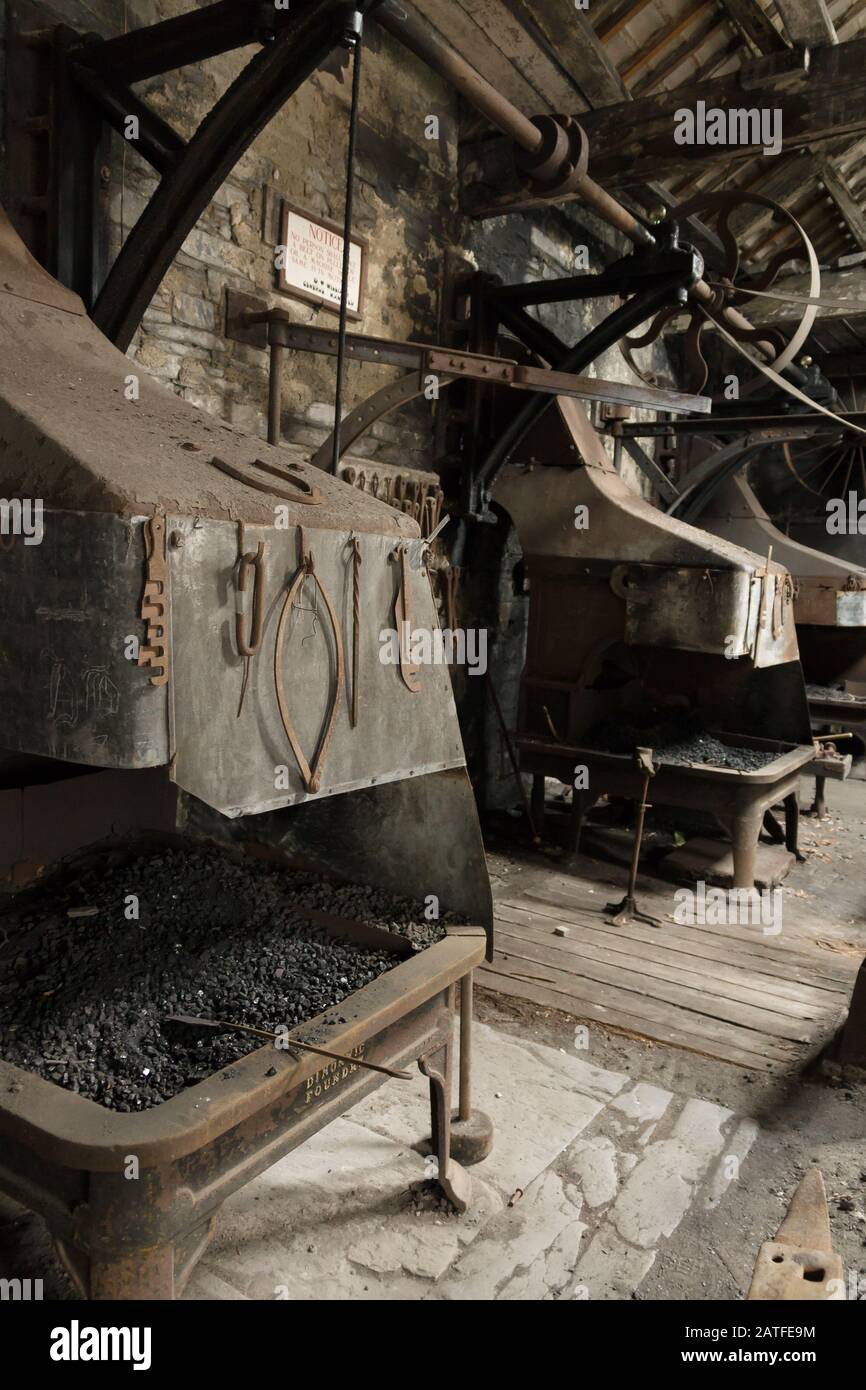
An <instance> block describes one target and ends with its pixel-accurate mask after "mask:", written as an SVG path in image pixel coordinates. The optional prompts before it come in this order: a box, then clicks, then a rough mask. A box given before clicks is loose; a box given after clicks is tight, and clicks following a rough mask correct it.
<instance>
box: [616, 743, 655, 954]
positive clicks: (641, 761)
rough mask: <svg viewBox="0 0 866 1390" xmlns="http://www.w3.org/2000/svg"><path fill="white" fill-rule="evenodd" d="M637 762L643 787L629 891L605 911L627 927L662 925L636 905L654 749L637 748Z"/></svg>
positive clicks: (636, 825)
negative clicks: (635, 924)
mask: <svg viewBox="0 0 866 1390" xmlns="http://www.w3.org/2000/svg"><path fill="white" fill-rule="evenodd" d="M634 752H635V762H636V764H637V769H638V772H642V773H643V786H642V788H641V794H640V801H639V802H638V803H637V822H636V824H635V829H634V845H633V847H632V853H631V869H630V870H629V876H628V891H627V892H626V895H625V897H624V898H623V900H622V902H621V903H607V904H606V906H605V909H604V910H605V912H612V913H613V914H614V916H613V917H609V918H607V919H606V920H607V921H609V922H610V924H611V926H613V927H627V926H628V924H629V923H630V922H644V923H646V925H647V926H650V927H660V926H661V925H662V921H661V918H659V917H651V916H650V915H649V913H646V912H640V911H639V910H638V908H637V907H636V905H635V900H634V893H635V884H636V883H637V869H638V863H639V862H640V847H641V841H642V840H643V823H644V817H645V816H646V813H647V811H648V810H649V809H650V806H649V802H648V801H647V799H646V794H647V792H648V790H649V784H650V778H652V777H654V776H655V772H656V770H655V767H654V765H653V750H652V749H651V748H636V749H635V750H634Z"/></svg>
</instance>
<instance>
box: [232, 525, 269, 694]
mask: <svg viewBox="0 0 866 1390" xmlns="http://www.w3.org/2000/svg"><path fill="white" fill-rule="evenodd" d="M266 549H267V546H266V543H265V542H264V541H259V543H258V546H257V548H256V550H255V553H254V552H253V551H249V552H245V541H244V523H243V522H242V521H239V522H238V562H237V577H236V580H235V584H236V590H237V595H236V608H235V642H236V644H237V649H238V655H239V656H242V657H243V658H244V678H243V681H242V683H241V698H240V703H239V704H238V712H237V718H238V719H240V717H241V711H242V710H243V707H244V699H245V698H246V693H247V685H248V684H249V679H250V662H251V660H252V658H253V657H254V656H255V655H256V653H257V652H258V650H259V648H260V647H261V645H262V628H263V626H264V614H265V586H264V580H263V578H262V561H263V560H264V557H265V550H266ZM250 570H252V573H253V616H252V627H251V631H250V635H249V639H247V623H246V617H245V615H244V607H243V596H244V594H245V593H246V588H247V577H248V575H249V572H250Z"/></svg>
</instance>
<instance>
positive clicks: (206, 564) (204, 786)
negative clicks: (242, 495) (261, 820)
mask: <svg viewBox="0 0 866 1390" xmlns="http://www.w3.org/2000/svg"><path fill="white" fill-rule="evenodd" d="M167 531H168V533H169V537H170V538H172V537H173V538H174V543H172V542H171V539H170V544H169V548H168V554H169V570H170V586H171V606H172V661H171V666H172V682H171V684H172V708H173V730H174V743H175V762H174V772H173V775H174V778H175V780H176V781H177V783H178V785H179V786H181V787H182V788H183V789H184V791H187V792H191V793H192V794H193V796H196V797H198V798H200V799H201V800H202V801H205V802H206V803H207V804H208V805H209V806H213V807H215V808H216V809H217V810H219V811H221V812H222V813H223V814H224V815H227V816H239V815H242V814H244V813H246V814H250V813H259V812H263V811H269V810H276V809H277V808H279V807H282V806H290V805H294V804H296V803H298V802H301V801H305V800H307V799H309V797H310V795H311V793H309V792H308V791H307V790H306V787H305V783H304V779H303V777H302V775H301V772H300V770H299V767H298V763H297V761H296V758H295V756H294V754H293V751H292V749H291V747H290V744H289V741H288V739H287V736H286V733H285V731H284V727H283V724H282V720H281V717H280V710H279V706H278V703H277V696H276V692H275V679H274V656H275V647H276V634H277V627H278V622H279V618H280V612H281V609H282V607H283V604H284V601H285V597H286V593H287V590H288V587H289V586H290V585H291V584H292V581H293V579H294V578H295V576H296V574H297V571H298V554H299V549H298V533H297V528H291V529H288V530H280V529H277V528H275V527H251V526H248V527H247V528H246V539H245V549H246V550H247V551H250V550H255V549H256V547H257V545H258V543H259V542H260V541H262V542H264V544H265V546H266V549H265V553H264V556H263V560H262V572H261V573H262V583H263V586H264V624H263V633H262V645H261V649H260V651H259V653H258V654H257V655H256V656H254V657H253V658H252V659H251V662H250V676H249V686H248V691H247V695H246V698H245V701H244V707H243V711H242V713H241V715H240V717H238V706H239V701H240V695H241V685H242V680H243V672H244V660H243V658H242V657H240V656H239V655H238V653H237V650H236V646H235V612H236V600H237V594H236V588H235V583H234V572H235V568H236V565H237V560H238V534H237V528H236V527H235V526H233V525H231V524H228V523H225V522H220V521H211V520H203V519H198V520H197V521H192V520H190V519H189V518H174V519H169V521H168V524H167ZM304 536H305V545H306V547H307V549H308V550H309V551H310V552H311V553H312V556H313V560H314V564H315V573H316V575H317V577H318V579H319V580H320V582H321V584H322V586H323V588H324V590H325V592H326V593H327V594H328V595H329V597H330V599H331V602H332V603H333V606H334V611H335V615H336V618H337V622H338V625H339V627H340V631H341V636H342V643H343V647H344V649H345V651H346V652H348V651H350V650H351V636H352V624H353V592H352V574H353V570H352V545H351V532H349V531H342V532H340V531H336V532H334V531H328V532H324V531H313V530H309V529H305V531H304ZM178 540H179V541H180V542H181V544H179V545H178V544H177V541H178ZM358 540H359V543H360V546H361V567H360V581H361V592H360V634H361V636H360V664H359V689H360V712H359V721H358V725H357V727H356V728H352V725H351V722H350V718H349V708H350V701H351V663H350V662H349V663H346V667H347V669H346V672H345V687H344V689H343V690H342V692H341V696H340V699H339V704H338V708H337V711H336V716H335V721H334V726H333V737H332V741H331V744H330V746H329V748H328V751H327V756H326V758H325V760H324V763H323V768H322V776H321V789H320V791H319V792H318V793H317V796H318V797H325V796H330V795H333V794H334V793H336V792H348V791H352V790H354V789H356V788H359V787H370V786H373V785H376V784H378V783H382V782H389V781H392V780H394V779H397V778H402V777H410V776H416V777H417V776H422V775H424V774H425V773H429V772H435V771H439V770H442V769H447V768H455V767H462V766H463V763H464V758H463V748H462V744H461V740H460V731H459V728H458V724H457V715H456V711H455V708H454V700H453V696H452V693H451V679H450V675H449V671H448V667H447V666H446V665H444V664H439V665H435V664H430V665H423V666H422V667H421V668H420V670H419V675H418V681H419V684H420V690H419V692H418V693H417V694H413V693H412V692H411V691H410V690H409V689H408V688H407V686H406V685H405V684H404V682H403V681H402V680H401V676H400V669H399V667H398V666H395V665H388V664H383V662H382V661H381V660H380V651H381V650H382V644H381V642H380V633H381V632H382V631H383V630H387V629H394V628H395V627H396V623H395V599H396V596H397V591H398V585H399V580H400V566H399V565H398V564H396V563H394V561H393V559H392V555H393V554H394V551H395V541H394V538H393V537H387V536H378V535H371V534H369V533H368V534H364V535H360V536H359V537H358ZM406 575H407V583H408V584H409V587H410V593H411V615H412V625H413V627H417V628H419V629H426V630H428V631H430V630H434V629H438V620H437V617H436V613H435V608H434V604H433V597H432V593H431V591H430V585H429V581H428V579H427V575H426V572H425V571H424V570H423V569H415V568H413V567H412V566H411V565H407V566H406ZM293 607H294V611H293V612H292V613H291V614H290V615H289V618H288V622H289V628H288V634H287V637H286V640H285V645H284V650H283V654H282V662H281V670H282V673H283V680H284V686H285V691H286V705H287V707H288V710H289V713H290V716H291V720H292V722H293V724H294V728H295V730H296V733H297V739H298V743H299V745H300V748H301V750H302V751H303V753H304V755H305V757H306V759H307V761H308V762H310V763H312V762H313V755H314V751H315V749H316V746H317V743H318V741H319V739H320V737H321V734H322V731H323V728H324V726H325V724H326V722H327V717H328V711H329V707H330V703H331V701H332V700H333V698H334V691H335V677H336V665H337V662H336V656H337V654H336V644H335V640H334V632H333V630H332V627H331V622H330V617H329V615H328V613H327V611H326V604H325V603H324V602H323V600H322V596H321V591H319V590H318V589H317V587H316V585H314V584H313V583H312V582H311V581H310V579H309V578H308V579H307V582H305V583H304V585H303V586H302V587H301V588H300V589H299V590H298V591H297V593H296V596H295V599H294V605H293Z"/></svg>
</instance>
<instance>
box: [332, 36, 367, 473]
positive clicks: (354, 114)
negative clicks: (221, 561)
mask: <svg viewBox="0 0 866 1390" xmlns="http://www.w3.org/2000/svg"><path fill="white" fill-rule="evenodd" d="M363 32H364V16H363V14H362V13H361V11H360V10H353V11H352V12H351V14H350V15H349V16H348V19H347V21H346V29H345V42H346V43H347V44H348V46H349V48H350V49H351V50H352V55H353V56H352V106H351V111H350V115H349V141H348V148H347V151H346V206H345V210H344V213H343V267H342V274H341V277H340V326H339V329H338V331H337V380H336V384H335V389H334V448H333V452H332V455H331V472H332V473H334V474H336V472H337V469H338V467H339V463H340V425H341V417H342V413H343V369H344V364H345V356H346V316H347V308H348V304H347V301H348V297H349V262H350V258H351V253H352V241H351V237H352V203H353V201H354V192H355V136H356V133H357V128H358V93H359V91H360V85H361V40H362V37H363Z"/></svg>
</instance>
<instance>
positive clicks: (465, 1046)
mask: <svg viewBox="0 0 866 1390" xmlns="http://www.w3.org/2000/svg"><path fill="white" fill-rule="evenodd" d="M472 981H473V973H472V971H471V970H470V971H469V972H468V973H467V974H466V975H464V976H463V978H462V980H461V981H460V1086H459V1100H458V1106H457V1109H456V1110H455V1111H454V1113H453V1114H452V1116H451V1157H452V1158H456V1159H457V1160H458V1162H459V1163H465V1164H472V1163H480V1162H481V1160H482V1159H484V1158H486V1157H487V1155H488V1154H489V1153H490V1150H491V1149H492V1148H493V1121H492V1120H491V1119H490V1117H489V1115H485V1114H484V1112H483V1111H481V1110H473V1109H472V1012H473V1011H472V988H473V984H472Z"/></svg>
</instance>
